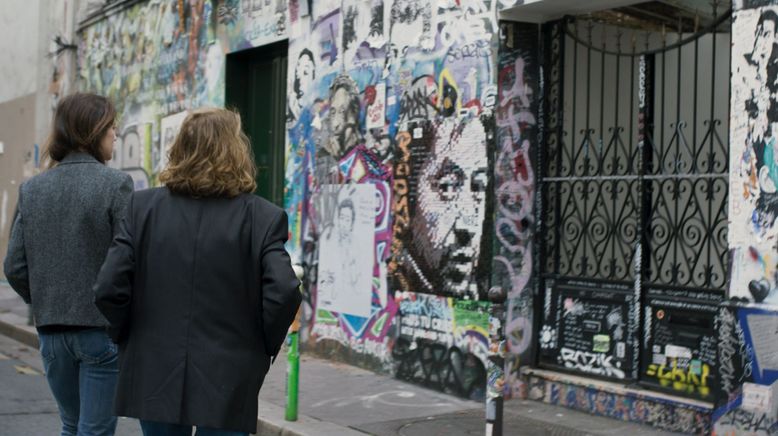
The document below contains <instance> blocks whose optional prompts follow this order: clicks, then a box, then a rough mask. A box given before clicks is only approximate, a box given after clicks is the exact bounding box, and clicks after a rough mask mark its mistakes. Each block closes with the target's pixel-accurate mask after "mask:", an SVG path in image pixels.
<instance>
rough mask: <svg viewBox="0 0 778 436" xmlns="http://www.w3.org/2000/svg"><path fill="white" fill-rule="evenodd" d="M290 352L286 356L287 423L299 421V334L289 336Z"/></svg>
mask: <svg viewBox="0 0 778 436" xmlns="http://www.w3.org/2000/svg"><path fill="white" fill-rule="evenodd" d="M288 340H289V351H287V353H286V356H287V358H288V360H289V366H288V367H287V370H286V415H285V419H286V420H287V421H297V393H298V388H299V385H298V382H299V381H300V350H299V348H298V347H299V341H298V333H297V332H291V333H289V336H288Z"/></svg>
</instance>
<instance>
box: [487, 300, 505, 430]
mask: <svg viewBox="0 0 778 436" xmlns="http://www.w3.org/2000/svg"><path fill="white" fill-rule="evenodd" d="M506 298H507V294H506V292H505V291H504V290H503V289H502V287H499V286H495V287H493V288H491V289H489V301H491V302H492V305H491V307H490V309H489V357H488V361H487V366H488V367H487V370H486V377H487V379H486V436H502V424H503V422H502V420H503V418H502V408H503V395H504V393H505V354H506V348H505V329H504V325H505V300H506Z"/></svg>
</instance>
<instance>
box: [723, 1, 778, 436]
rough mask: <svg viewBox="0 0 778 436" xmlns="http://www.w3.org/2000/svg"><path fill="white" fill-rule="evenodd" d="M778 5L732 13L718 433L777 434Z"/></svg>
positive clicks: (755, 4) (742, 6)
mask: <svg viewBox="0 0 778 436" xmlns="http://www.w3.org/2000/svg"><path fill="white" fill-rule="evenodd" d="M776 30H778V2H775V1H766V0H761V1H750V0H740V1H736V2H734V11H733V14H732V35H733V38H732V78H731V95H732V98H731V110H730V113H731V116H730V125H731V128H730V141H731V145H730V147H731V153H730V171H729V176H730V188H729V189H730V204H729V220H730V223H729V245H730V250H731V271H730V274H731V276H730V286H729V294H730V299H731V301H730V302H729V303H727V304H724V305H722V306H721V307H720V308H719V312H718V314H717V316H716V330H717V332H718V360H719V362H718V363H719V365H718V371H719V375H720V379H721V381H720V383H721V391H722V392H721V399H720V401H719V404H718V406H719V407H718V409H717V410H716V412H715V413H714V416H713V419H714V422H715V424H714V434H719V435H725V434H752V435H773V434H778V415H776V413H777V412H776V406H775V405H776V392H778V386H776V381H777V380H778V346H777V344H778V343H777V342H776V337H778V268H777V267H778V265H777V263H778V258H776V255H775V253H776V248H777V246H776V236H778V227H776V218H778V191H777V190H776V187H778V164H776V163H777V162H778V145H776V139H775V138H776V135H777V134H778V98H776V92H778V37H777V36H776Z"/></svg>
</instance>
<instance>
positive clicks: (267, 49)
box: [225, 41, 287, 207]
mask: <svg viewBox="0 0 778 436" xmlns="http://www.w3.org/2000/svg"><path fill="white" fill-rule="evenodd" d="M286 63H287V43H286V41H283V42H280V43H276V44H273V45H270V46H264V47H259V48H256V49H252V50H246V51H242V52H238V53H235V54H231V55H229V56H227V76H226V79H227V83H226V95H225V102H226V105H227V107H233V108H235V109H237V110H238V111H239V112H240V115H241V118H242V120H243V130H244V132H245V133H246V135H247V136H248V137H249V139H250V140H251V146H252V149H253V151H254V160H255V162H256V164H257V191H256V194H257V195H260V196H262V197H264V198H266V199H268V200H270V201H271V202H273V203H275V204H277V205H278V206H281V207H283V199H284V198H283V195H284V151H285V148H286V147H285V135H284V119H285V113H286V97H285V96H286Z"/></svg>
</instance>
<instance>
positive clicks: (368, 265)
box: [317, 184, 376, 318]
mask: <svg viewBox="0 0 778 436" xmlns="http://www.w3.org/2000/svg"><path fill="white" fill-rule="evenodd" d="M321 190H322V195H325V196H329V197H331V198H333V199H334V200H335V201H334V202H332V203H330V204H328V206H329V207H327V208H325V209H326V210H324V211H323V214H324V215H325V217H324V219H323V222H324V224H323V228H322V236H321V239H320V244H321V245H320V249H319V274H318V283H317V284H318V287H317V289H318V295H317V298H318V308H319V309H325V310H331V311H334V312H338V313H343V314H348V315H355V316H360V317H365V318H366V317H368V316H370V303H371V297H372V294H371V292H370V289H371V286H372V283H373V260H374V259H373V255H372V251H373V246H374V243H375V240H374V239H375V231H374V226H375V205H376V188H375V186H374V185H372V184H362V185H322V187H321Z"/></svg>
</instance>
